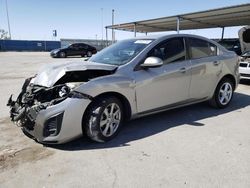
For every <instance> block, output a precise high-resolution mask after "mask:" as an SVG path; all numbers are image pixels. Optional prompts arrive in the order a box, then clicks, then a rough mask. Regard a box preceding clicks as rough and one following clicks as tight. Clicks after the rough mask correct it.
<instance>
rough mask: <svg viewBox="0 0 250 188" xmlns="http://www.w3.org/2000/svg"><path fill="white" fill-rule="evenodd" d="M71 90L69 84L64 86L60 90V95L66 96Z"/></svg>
mask: <svg viewBox="0 0 250 188" xmlns="http://www.w3.org/2000/svg"><path fill="white" fill-rule="evenodd" d="M69 92H70V88H69V87H68V86H63V87H62V88H61V89H60V91H59V97H65V96H67V95H68V93H69Z"/></svg>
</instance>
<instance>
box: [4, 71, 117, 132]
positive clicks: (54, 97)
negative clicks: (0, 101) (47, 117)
mask: <svg viewBox="0 0 250 188" xmlns="http://www.w3.org/2000/svg"><path fill="white" fill-rule="evenodd" d="M113 72H114V71H113V70H112V71H111V70H85V71H68V72H65V74H64V75H63V76H62V77H61V78H59V79H58V80H57V81H56V83H55V84H54V85H53V86H51V87H46V86H41V85H37V84H34V83H33V81H34V80H35V79H36V76H34V77H31V78H28V79H26V80H25V82H24V84H23V86H22V90H21V93H20V94H19V95H18V97H17V99H16V101H14V100H13V99H12V96H13V95H11V96H10V98H9V100H8V103H7V106H10V108H11V109H10V117H11V120H12V121H13V122H15V123H16V124H17V125H18V126H21V127H25V128H26V129H28V130H33V128H34V126H35V120H36V117H37V115H38V113H39V112H40V111H41V110H45V109H46V108H48V107H49V106H52V105H55V104H58V103H60V102H62V101H63V100H65V99H66V98H68V97H77V98H81V97H83V98H84V97H86V96H87V95H84V94H82V93H79V92H76V91H74V88H76V87H78V86H79V85H81V84H84V83H86V82H88V81H90V80H91V79H94V78H97V77H101V76H105V75H109V74H112V73H113ZM87 97H89V98H90V96H87Z"/></svg>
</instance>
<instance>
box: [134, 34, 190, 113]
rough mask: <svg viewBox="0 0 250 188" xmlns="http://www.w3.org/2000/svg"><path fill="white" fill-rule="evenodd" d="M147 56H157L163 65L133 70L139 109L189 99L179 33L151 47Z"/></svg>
mask: <svg viewBox="0 0 250 188" xmlns="http://www.w3.org/2000/svg"><path fill="white" fill-rule="evenodd" d="M147 57H158V58H161V59H162V60H163V66H161V67H158V68H149V69H139V70H138V71H136V72H135V80H136V88H135V90H136V101H137V110H138V113H147V112H150V111H153V110H160V109H161V108H165V107H168V106H169V107H170V106H171V105H177V104H180V103H182V102H184V101H186V100H187V99H188V97H189V96H188V93H189V85H190V79H191V73H190V70H189V68H190V64H189V61H188V60H186V50H185V45H184V40H183V38H182V37H176V38H172V39H168V40H166V41H164V42H162V43H160V44H159V45H157V46H156V47H155V48H153V49H152V50H151V51H150V52H149V53H148V54H147Z"/></svg>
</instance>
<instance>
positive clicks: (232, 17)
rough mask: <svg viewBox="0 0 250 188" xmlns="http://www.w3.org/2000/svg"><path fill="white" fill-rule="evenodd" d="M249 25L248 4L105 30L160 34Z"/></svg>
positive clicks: (138, 22)
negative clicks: (162, 32) (163, 32)
mask: <svg viewBox="0 0 250 188" xmlns="http://www.w3.org/2000/svg"><path fill="white" fill-rule="evenodd" d="M242 25H250V3H248V4H242V5H237V6H231V7H224V8H219V9H212V10H207V11H201V12H195V13H188V14H180V15H176V16H170V17H162V18H156V19H150V20H142V21H136V22H130V23H123V24H117V25H113V26H112V25H111V26H106V29H116V30H123V31H132V32H135V35H136V32H143V33H148V32H161V31H178V32H179V30H188V29H205V28H217V27H220V28H224V27H231V26H242Z"/></svg>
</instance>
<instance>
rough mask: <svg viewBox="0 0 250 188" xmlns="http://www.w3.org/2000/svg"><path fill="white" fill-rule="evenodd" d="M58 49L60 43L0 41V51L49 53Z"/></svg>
mask: <svg viewBox="0 0 250 188" xmlns="http://www.w3.org/2000/svg"><path fill="white" fill-rule="evenodd" d="M60 47H61V42H60V41H38V40H37V41H35V40H33V41H28V40H0V51H51V50H53V49H56V48H60Z"/></svg>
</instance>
